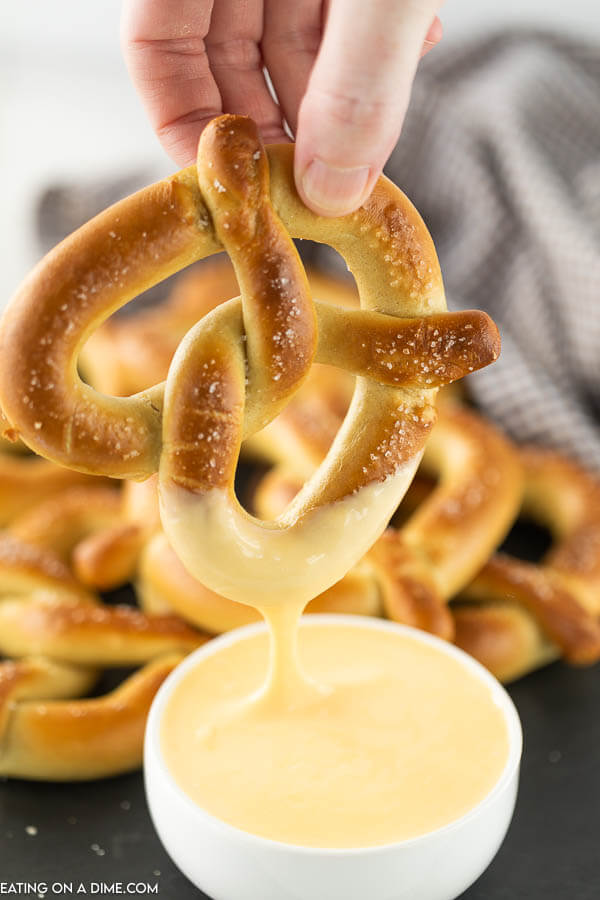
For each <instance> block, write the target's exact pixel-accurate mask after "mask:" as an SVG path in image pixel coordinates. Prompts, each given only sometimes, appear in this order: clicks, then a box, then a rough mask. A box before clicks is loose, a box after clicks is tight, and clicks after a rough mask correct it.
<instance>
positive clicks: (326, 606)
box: [135, 532, 382, 634]
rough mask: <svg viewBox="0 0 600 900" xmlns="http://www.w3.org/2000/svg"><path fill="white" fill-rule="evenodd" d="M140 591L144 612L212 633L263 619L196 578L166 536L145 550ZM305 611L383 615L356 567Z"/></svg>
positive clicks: (367, 578)
mask: <svg viewBox="0 0 600 900" xmlns="http://www.w3.org/2000/svg"><path fill="white" fill-rule="evenodd" d="M135 588H136V594H137V596H138V599H139V603H140V606H141V608H142V609H143V610H144V611H145V612H147V613H155V614H163V615H166V614H168V613H176V614H177V615H179V616H181V618H182V619H184V621H186V622H191V623H192V624H193V625H195V626H196V627H197V628H200V629H201V630H202V631H207V632H209V633H210V634H220V633H221V632H223V631H230V630H231V629H232V628H239V627H241V626H242V625H248V624H250V623H251V622H256V621H258V620H259V619H260V616H259V614H258V613H257V612H256V610H254V609H252V607H250V606H246V604H244V603H236V602H235V601H234V600H228V599H227V598H226V597H223V596H222V595H221V594H217V593H215V591H211V590H210V588H208V587H205V585H203V584H202V582H200V581H198V579H196V578H193V577H192V575H190V573H189V572H188V571H187V570H186V569H185V568H184V566H183V564H182V563H181V561H180V560H179V559H178V557H177V555H176V554H175V552H174V551H173V549H172V547H170V545H169V543H168V541H167V539H166V536H165V534H164V533H162V532H161V533H159V534H157V535H155V536H154V537H153V538H152V540H151V541H150V542H149V543H148V544H147V545H146V546H145V547H144V550H143V552H142V555H141V560H140V566H139V574H138V578H137V581H136V585H135ZM306 612H307V613H335V612H338V613H345V614H347V615H348V614H355V615H361V616H377V615H380V613H381V612H382V608H381V598H380V594H379V591H378V589H377V586H376V585H375V584H374V582H373V578H372V577H371V574H370V573H369V572H368V571H363V570H362V569H361V568H360V567H359V566H355V567H354V569H352V571H351V572H349V573H348V574H347V575H346V576H345V577H344V578H343V579H342V580H341V581H339V582H338V583H337V584H335V585H333V586H332V587H331V588H329V589H328V590H327V591H325V592H324V593H323V594H321V595H320V596H318V597H315V598H314V599H313V600H311V601H310V603H309V604H308V606H307V607H306Z"/></svg>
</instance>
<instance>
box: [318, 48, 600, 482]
mask: <svg viewBox="0 0 600 900" xmlns="http://www.w3.org/2000/svg"><path fill="white" fill-rule="evenodd" d="M386 172H387V174H389V176H390V177H391V178H392V180H393V181H395V182H396V183H397V184H399V185H400V186H401V187H402V189H403V190H405V191H406V193H407V194H408V196H409V197H410V198H411V200H412V201H413V202H414V203H415V205H416V207H417V209H419V211H420V212H421V214H422V215H423V218H424V219H425V221H426V222H427V225H428V226H429V228H430V230H431V233H432V235H433V238H434V241H435V244H436V247H437V250H438V253H439V256H440V262H441V264H442V272H443V275H444V283H445V286H446V292H447V295H448V300H449V304H450V306H451V307H453V308H465V307H479V308H483V309H485V310H486V311H487V312H489V313H490V315H491V316H492V317H493V318H494V319H495V321H496V322H497V323H498V326H499V328H500V331H501V334H502V355H501V358H500V360H499V361H498V362H497V363H495V364H494V365H493V366H490V367H489V368H487V369H485V370H484V371H483V372H480V373H478V374H477V375H475V376H472V377H471V378H470V380H469V387H470V389H471V390H472V393H473V395H474V396H475V399H476V401H477V403H478V405H479V406H480V407H481V408H482V409H483V410H485V411H486V412H487V413H489V415H490V416H491V417H492V418H493V419H495V420H496V421H497V422H499V423H500V424H501V425H502V426H503V427H504V428H505V430H506V431H508V432H509V433H510V434H511V435H512V436H513V437H515V438H516V439H517V440H519V441H536V442H539V443H542V444H546V445H549V446H553V447H556V448H559V449H561V450H563V451H566V452H567V453H569V454H572V455H574V456H576V457H578V458H579V459H580V460H581V461H582V462H584V463H585V464H587V465H588V466H591V467H593V468H596V469H600V47H594V46H590V45H584V44H581V43H576V42H574V41H569V40H566V39H562V38H560V37H557V36H550V35H544V34H531V33H514V34H503V35H498V36H496V37H493V38H490V39H488V40H485V41H483V42H482V41H479V42H477V43H476V44H471V45H468V46H460V47H459V46H453V47H450V48H444V47H443V46H440V48H439V49H437V50H434V52H433V53H431V54H430V55H429V56H428V57H427V59H426V60H424V62H423V64H422V68H421V70H420V71H419V74H418V76H417V79H416V83H415V88H414V93H413V99H412V102H411V107H410V110H409V114H408V116H407V120H406V124H405V127H404V130H403V133H402V136H401V138H400V141H399V143H398V146H397V147H396V150H395V151H394V154H393V156H392V158H391V160H390V163H389V165H388V167H387V169H386ZM322 254H323V251H321V250H317V251H316V255H317V257H319V258H320V259H321V261H323V260H324V259H325V258H327V260H328V262H329V264H330V265H337V264H338V263H336V262H331V257H330V256H327V257H324V256H323V255H322Z"/></svg>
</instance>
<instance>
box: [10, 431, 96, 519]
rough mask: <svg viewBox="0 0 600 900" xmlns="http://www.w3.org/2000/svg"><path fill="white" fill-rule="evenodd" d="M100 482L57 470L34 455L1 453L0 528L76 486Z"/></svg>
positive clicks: (80, 474)
mask: <svg viewBox="0 0 600 900" xmlns="http://www.w3.org/2000/svg"><path fill="white" fill-rule="evenodd" d="M94 481H98V479H93V478H90V477H89V476H88V475H84V474H83V473H81V472H73V471H71V470H69V469H65V468H64V467H63V466H57V465H55V464H54V463H52V462H49V461H48V460H47V459H40V458H39V457H38V456H34V455H33V454H31V453H21V452H19V453H15V452H5V450H4V448H2V451H1V452H0V527H4V526H5V525H7V524H8V523H9V522H10V521H11V519H13V518H14V517H15V516H16V515H20V514H21V513H24V512H25V511H26V510H28V509H31V508H32V507H34V506H36V505H37V504H38V503H40V502H41V501H42V500H45V499H46V498H48V497H53V496H56V495H57V494H60V493H62V492H63V491H65V490H66V489H68V488H71V487H73V486H75V485H84V484H91V483H93V482H94Z"/></svg>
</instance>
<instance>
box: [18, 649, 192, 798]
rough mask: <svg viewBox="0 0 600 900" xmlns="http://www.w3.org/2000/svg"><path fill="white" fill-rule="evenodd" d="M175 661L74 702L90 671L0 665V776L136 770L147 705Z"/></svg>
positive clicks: (153, 665)
mask: <svg viewBox="0 0 600 900" xmlns="http://www.w3.org/2000/svg"><path fill="white" fill-rule="evenodd" d="M181 659H182V656H180V655H169V656H164V657H162V658H160V659H157V660H154V661H152V662H150V663H148V664H147V665H146V666H144V667H143V668H142V669H140V670H139V671H138V672H135V673H134V674H133V675H131V676H130V677H129V678H128V679H127V680H126V681H124V682H123V684H121V685H119V687H118V688H116V689H115V690H114V691H111V693H109V694H105V695H104V696H103V697H94V698H88V699H77V695H78V694H80V693H85V692H86V691H87V690H88V688H89V686H90V682H91V681H92V680H93V677H94V676H93V675H92V677H91V678H90V674H89V670H86V669H81V668H74V667H69V666H64V665H59V664H57V663H53V662H50V661H49V660H47V659H43V658H42V659H36V658H28V659H24V660H19V661H18V662H8V663H6V662H5V663H0V773H1V774H2V775H4V776H6V775H8V776H11V777H15V778H31V779H37V780H52V781H76V780H88V779H93V778H105V777H107V776H109V775H116V774H120V773H122V772H128V771H131V770H132V769H137V768H138V767H139V766H140V765H141V762H142V748H143V739H144V729H145V727H146V718H147V715H148V710H149V709H150V704H151V703H152V700H153V699H154V695H155V694H156V692H157V690H158V688H159V687H160V685H161V684H162V682H163V681H164V679H165V678H166V677H167V675H168V674H169V672H171V671H172V669H173V668H174V667H175V666H176V665H177V663H178V662H180V660H181Z"/></svg>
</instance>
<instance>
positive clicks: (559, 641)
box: [0, 116, 600, 780]
mask: <svg viewBox="0 0 600 900" xmlns="http://www.w3.org/2000/svg"><path fill="white" fill-rule="evenodd" d="M293 237H294V238H310V239H312V240H317V241H322V242H326V243H329V244H331V245H332V246H333V247H335V248H336V249H337V250H338V251H339V252H340V253H341V254H342V255H343V256H344V257H345V259H346V261H347V263H348V266H349V268H350V270H351V271H352V273H353V275H354V277H355V281H356V285H357V287H355V286H354V284H353V283H352V282H351V281H340V280H336V279H332V278H330V277H327V276H325V275H323V274H320V273H318V272H310V271H309V272H308V277H307V273H305V271H304V268H303V266H302V263H301V262H300V258H299V257H298V254H297V252H296V250H295V247H294V244H293V242H292V238H293ZM222 250H226V252H227V254H228V255H229V257H230V259H231V262H230V261H228V260H227V259H225V258H217V259H215V260H210V261H207V262H201V263H197V261H198V260H200V259H202V258H203V257H207V256H210V255H213V254H215V253H218V252H220V251H222ZM191 263H196V264H195V265H193V266H191V268H189V269H188V270H187V271H186V272H184V273H182V275H181V276H180V277H179V280H178V281H177V283H176V286H175V288H174V289H173V291H172V293H171V294H170V295H169V296H168V297H167V298H166V299H165V301H164V302H163V303H162V304H161V305H159V306H157V307H153V308H150V309H147V310H145V311H144V312H141V313H138V314H135V312H134V313H133V314H131V315H119V316H114V317H112V318H109V316H111V314H112V313H114V312H115V311H116V310H117V309H119V308H120V307H122V306H123V305H124V304H125V303H127V302H128V301H129V300H131V299H133V298H134V297H135V296H137V294H139V293H140V292H142V291H143V290H145V289H146V288H148V287H150V286H151V285H153V284H155V283H157V282H158V281H160V280H162V279H164V278H165V277H167V276H168V275H171V274H173V273H175V272H177V271H179V270H180V269H182V268H184V267H187V266H188V265H190V264H191ZM238 294H241V298H240V297H238V296H237V295H238ZM0 348H1V355H0V358H1V359H2V368H1V370H0V402H1V405H2V409H3V415H4V434H5V440H4V442H3V443H2V445H1V446H0V526H1V527H2V529H3V531H2V532H1V533H0V655H1V657H2V659H1V661H0V775H6V776H15V777H25V778H34V779H59V780H71V779H91V778H97V777H104V776H108V775H112V774H116V773H119V772H124V771H128V770H131V769H134V768H136V767H137V766H139V765H140V762H141V751H142V737H143V729H144V724H145V718H146V714H147V711H148V708H149V705H150V703H151V701H152V698H153V696H154V694H155V692H156V690H157V689H158V687H159V686H160V684H161V682H162V680H163V679H164V678H165V677H166V675H167V674H168V673H169V671H171V669H172V668H173V667H174V666H175V665H176V664H177V663H178V661H179V660H180V659H181V658H182V657H183V656H184V655H185V654H186V653H188V652H189V651H191V650H192V649H194V648H195V647H197V646H199V645H200V644H201V643H202V642H204V641H206V640H209V639H210V637H211V636H213V635H215V634H218V633H221V632H223V631H226V630H228V629H231V628H235V627H237V626H239V625H243V624H246V623H248V622H251V621H253V620H254V619H255V618H256V616H257V613H256V612H255V611H254V610H253V609H252V608H251V607H249V606H245V605H244V604H243V603H240V602H236V599H237V595H236V593H235V591H233V590H232V591H230V590H228V587H227V585H226V584H225V586H224V588H223V591H221V590H220V582H218V581H215V580H213V578H212V576H211V575H210V572H209V571H208V569H207V575H206V578H205V577H204V574H203V573H204V569H202V565H205V564H204V563H202V556H203V554H204V556H209V555H210V535H206V541H205V542H203V547H201V548H198V547H194V546H190V547H189V548H188V547H184V548H181V547H180V546H179V545H177V546H176V547H175V549H174V547H173V543H174V542H173V540H172V535H171V534H167V532H166V531H165V530H164V528H163V525H162V523H161V514H160V508H161V504H162V507H163V516H164V507H165V505H166V504H167V502H171V501H170V500H166V499H165V498H170V497H172V496H175V497H176V498H178V499H177V502H178V503H184V504H185V503H203V502H205V501H206V498H207V497H212V496H214V495H215V492H217V495H218V496H219V497H222V498H223V502H224V503H225V504H226V509H227V510H228V516H229V517H230V518H232V519H233V520H235V518H236V517H245V521H246V520H247V521H249V522H251V523H252V527H254V528H256V529H261V528H263V527H268V528H270V529H271V530H272V529H273V527H275V526H276V527H277V528H279V529H280V530H281V531H283V532H285V533H286V534H287V533H289V534H291V535H292V536H293V535H294V534H296V533H304V531H306V530H307V529H309V528H310V522H311V517H312V516H313V515H314V514H315V511H316V512H318V513H319V514H320V511H322V510H325V511H326V510H327V508H328V507H330V506H332V505H334V504H335V503H337V502H339V501H340V500H342V499H343V498H344V497H345V496H348V495H350V494H352V493H354V492H356V491H358V490H361V489H362V488H363V487H364V486H365V485H369V484H372V483H380V484H381V485H383V486H386V485H388V483H389V482H390V480H391V476H392V475H396V474H397V473H398V472H400V473H401V474H402V478H401V482H402V484H401V485H400V487H396V488H394V490H395V491H396V494H395V495H394V494H393V492H392V493H390V499H389V501H388V505H389V512H390V520H389V524H388V526H387V528H386V529H385V531H384V532H383V533H382V534H381V535H380V536H379V537H378V539H377V540H376V541H375V543H373V545H372V546H371V547H370V548H369V549H367V551H366V553H364V555H362V557H361V558H360V559H358V557H357V560H356V563H355V564H354V565H353V566H352V568H350V569H349V571H347V572H344V573H337V574H335V573H333V574H332V575H331V578H329V582H327V583H325V584H324V590H323V592H322V593H321V594H320V595H319V596H318V597H316V598H315V599H314V600H312V601H311V603H310V604H309V607H308V610H307V611H308V612H325V611H328V612H331V611H335V612H345V613H357V614H362V615H381V616H386V617H389V618H391V619H393V620H395V621H398V622H402V623H406V624H410V625H414V626H416V627H419V628H423V629H425V630H427V631H430V632H432V633H434V634H437V635H439V636H441V637H443V638H444V639H446V640H450V641H455V642H456V643H457V644H458V645H459V646H460V647H462V648H463V649H465V650H466V651H467V652H469V653H471V654H472V655H473V656H475V657H476V658H477V659H479V660H480V661H481V662H482V663H483V664H484V665H486V666H487V667H488V668H489V669H490V670H491V671H492V672H493V673H494V674H495V675H496V676H497V677H498V678H500V679H501V680H503V681H510V680H512V679H515V678H518V677H520V676H522V675H525V674H526V673H528V672H530V671H532V670H533V669H536V668H538V667H540V666H542V665H544V664H546V663H548V662H550V661H551V660H554V659H556V658H558V657H563V658H564V659H565V660H566V661H568V662H570V663H575V664H591V663H594V662H596V661H597V660H598V659H599V658H600V481H599V480H598V479H597V478H596V477H594V476H593V475H592V474H590V473H588V472H585V471H584V470H582V468H581V467H580V466H579V465H578V464H576V463H575V462H573V461H571V460H567V459H565V458H563V457H561V456H559V455H558V454H556V453H554V452H550V451H546V450H544V449H541V448H534V447H520V448H518V447H516V446H514V444H512V443H511V442H510V441H509V440H508V439H507V438H506V437H505V436H503V435H502V434H501V433H500V432H499V431H498V430H497V429H496V428H495V426H494V425H492V424H491V423H489V422H487V421H486V420H484V419H483V418H482V417H481V416H480V415H479V414H477V413H476V412H475V411H474V410H472V409H470V408H469V407H468V406H467V405H466V404H465V402H464V400H463V395H462V394H461V393H458V392H457V391H456V390H455V389H454V388H451V387H445V386H446V385H450V384H451V383H453V382H455V381H457V380H458V379H460V378H461V377H462V376H464V375H467V374H469V373H470V372H472V371H475V370H477V369H479V368H481V367H482V366H485V365H487V364H489V363H491V362H493V360H494V359H495V358H496V357H497V355H498V352H499V339H498V334H497V331H496V329H495V326H494V324H493V323H492V322H491V320H490V319H489V318H488V317H487V316H486V315H485V314H484V313H482V312H479V311H467V312H458V313H448V312H446V311H445V303H444V298H443V290H442V285H441V278H440V274H439V267H438V264H437V259H436V256H435V251H434V249H433V246H432V244H431V240H430V238H429V235H428V234H427V231H426V229H425V226H424V225H423V223H422V222H421V220H420V218H419V217H418V214H417V213H416V211H415V210H414V209H413V207H412V206H411V205H410V203H409V201H408V200H407V199H406V198H405V197H404V195H402V194H401V192H400V191H398V190H397V189H396V188H395V187H394V186H392V185H391V184H390V183H389V182H387V181H386V180H385V179H380V181H379V182H378V185H377V187H376V189H375V191H374V193H373V195H372V197H371V198H370V200H369V201H367V203H366V204H365V206H363V207H361V209H360V210H359V211H358V212H357V213H354V214H352V215H350V216H347V217H345V218H344V219H334V220H330V219H324V218H320V217H318V216H316V215H314V214H312V213H310V212H309V211H308V210H307V209H306V208H305V207H304V206H303V205H302V203H301V201H300V200H299V198H298V196H297V195H296V192H295V189H294V185H293V177H292V148H291V147H287V146H275V147H268V148H266V149H265V148H264V147H263V146H262V145H261V143H260V140H259V138H258V135H257V132H256V129H255V127H254V125H253V123H252V122H251V121H250V120H248V119H243V118H241V117H234V116H223V117H221V118H219V119H217V120H215V121H214V122H213V123H211V125H210V126H209V127H208V128H207V129H206V130H205V132H204V134H203V137H202V139H201V144H200V149H199V159H198V165H197V166H195V167H191V168H190V169H186V170H184V171H182V172H180V173H178V174H177V175H175V176H173V177H172V178H170V179H167V180H165V181H163V182H160V183H158V184H156V185H153V186H151V187H150V188H147V189H145V190H143V191H141V192H139V193H138V194H136V195H134V196H132V197H129V198H127V199H126V200H123V201H121V202H120V203H119V204H117V205H116V206H114V207H112V208H111V209H109V210H107V211H106V212H104V213H102V214H101V215H100V216H98V217H97V218H96V219H94V220H92V221H91V222H89V223H88V224H87V225H85V226H84V227H83V228H81V229H80V230H79V231H78V232H75V233H74V234H73V235H72V236H71V237H70V238H67V240H66V241H64V242H63V244H61V245H59V247H57V248H56V249H55V250H54V251H53V252H52V253H51V254H49V255H48V256H47V257H46V258H45V259H44V260H42V262H41V263H40V264H39V266H38V268H37V269H36V270H35V271H34V272H33V273H32V274H31V276H30V277H29V279H28V280H27V281H26V282H25V284H24V285H23V287H22V288H21V290H20V292H19V294H18V295H17V296H16V297H15V298H14V300H13V301H12V303H11V305H10V306H9V308H8V309H7V311H6V313H5V315H4V318H3V321H2V326H1V330H0ZM439 388H443V390H442V391H441V392H440V393H439V395H438V396H437V398H436V394H437V391H438V389H439ZM436 419H437V423H436V424H435V427H432V426H433V424H434V422H435V421H436ZM238 458H241V460H242V466H241V467H240V466H238ZM65 467H68V468H65ZM236 471H237V472H238V485H237V487H238V493H239V494H240V496H241V497H242V498H243V501H244V504H245V506H246V507H247V509H248V510H249V513H250V515H249V514H248V512H244V511H243V510H241V507H239V504H238V501H237V500H236V499H235V496H234V477H235V475H236ZM240 471H241V473H242V476H243V477H241V478H240V477H239V473H240ZM415 472H416V473H417V474H416V476H415V477H414V480H413V475H414V473H415ZM396 481H397V479H396ZM411 481H412V484H411ZM409 484H410V487H408V485H409ZM303 485H304V487H303ZM407 487H408V493H407V494H406V497H405V498H404V500H403V502H402V503H401V504H400V506H399V507H398V508H397V509H396V507H397V505H398V500H399V499H400V496H401V494H402V493H404V491H405V490H406V489H407ZM386 489H387V488H386ZM521 516H522V517H524V518H526V519H530V520H533V521H534V522H536V523H538V524H540V525H541V526H543V527H544V528H545V529H547V530H548V532H549V533H550V535H551V541H552V544H551V547H550V550H549V551H548V552H547V553H546V555H545V556H544V558H543V559H542V560H540V561H539V562H537V563H535V564H534V563H531V562H526V561H524V560H522V559H517V558H514V557H512V556H508V555H506V554H503V553H501V552H499V551H498V548H499V547H500V545H501V544H502V543H503V541H504V539H505V537H506V536H507V534H508V533H509V531H510V530H511V528H512V526H513V524H514V522H515V521H516V520H517V519H518V518H519V517H521ZM167 518H168V517H167ZM264 522H266V523H267V525H266V526H264V525H263V524H262V523H264ZM273 523H275V526H274V525H273ZM357 528H360V525H357ZM167 530H168V529H167ZM257 533H258V531H257ZM331 539H332V540H335V535H332V536H331ZM175 543H176V541H175ZM190 543H192V542H190ZM176 551H177V552H176ZM192 554H195V555H196V556H197V557H198V558H199V559H200V560H201V562H200V563H196V561H195V557H194V559H189V558H187V557H189V556H190V555H192ZM361 554H362V551H361ZM182 558H183V561H182ZM242 563H243V560H242ZM242 563H240V565H242ZM206 565H207V564H206ZM233 568H238V567H237V565H236V566H233ZM284 568H285V560H284V563H283V565H282V568H281V571H280V570H279V569H276V568H274V571H273V590H274V591H275V592H276V590H277V589H278V585H280V584H282V583H283V580H282V579H283V577H284V576H283V574H282V573H283V569H284ZM198 569H199V570H200V574H201V575H202V578H201V579H199V578H198V577H194V576H195V575H198ZM192 572H193V574H192ZM124 585H131V586H132V587H133V593H132V594H131V596H132V597H133V596H135V602H131V603H120V604H115V603H114V602H111V598H110V596H108V597H107V592H110V591H113V590H114V589H116V588H120V587H122V586H124ZM223 593H225V594H229V596H224V595H223ZM234 596H235V597H236V599H232V597H234ZM111 667H118V668H123V667H126V668H128V669H130V670H133V671H131V672H129V673H128V674H127V676H126V677H125V680H124V681H123V682H122V683H121V684H120V685H119V686H118V687H117V688H116V689H114V690H112V691H110V692H109V693H104V694H98V693H97V692H96V693H94V691H95V685H96V684H97V682H98V680H99V678H100V676H101V673H102V672H103V671H104V670H106V669H109V668H111Z"/></svg>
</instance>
